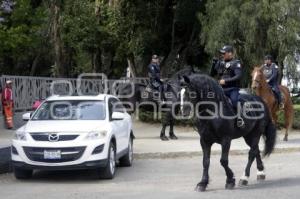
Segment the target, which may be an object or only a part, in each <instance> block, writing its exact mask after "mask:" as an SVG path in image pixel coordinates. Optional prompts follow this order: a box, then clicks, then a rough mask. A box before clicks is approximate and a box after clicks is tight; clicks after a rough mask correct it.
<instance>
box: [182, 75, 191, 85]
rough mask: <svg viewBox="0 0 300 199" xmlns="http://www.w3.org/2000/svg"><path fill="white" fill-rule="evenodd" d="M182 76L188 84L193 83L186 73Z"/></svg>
mask: <svg viewBox="0 0 300 199" xmlns="http://www.w3.org/2000/svg"><path fill="white" fill-rule="evenodd" d="M182 78H183V81H184V82H185V83H186V84H190V83H191V80H190V78H189V77H188V76H186V75H184V76H182Z"/></svg>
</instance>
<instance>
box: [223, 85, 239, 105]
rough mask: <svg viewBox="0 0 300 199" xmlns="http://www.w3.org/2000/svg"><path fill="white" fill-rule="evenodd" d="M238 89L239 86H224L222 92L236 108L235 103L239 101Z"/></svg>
mask: <svg viewBox="0 0 300 199" xmlns="http://www.w3.org/2000/svg"><path fill="white" fill-rule="evenodd" d="M239 90H240V89H239V88H224V93H225V95H226V96H227V97H228V98H229V99H230V100H231V103H232V106H233V108H234V109H237V104H238V102H239V95H240V93H239Z"/></svg>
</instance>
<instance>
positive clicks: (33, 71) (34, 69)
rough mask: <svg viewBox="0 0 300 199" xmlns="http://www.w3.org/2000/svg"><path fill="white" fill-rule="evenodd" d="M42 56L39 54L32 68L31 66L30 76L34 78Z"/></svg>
mask: <svg viewBox="0 0 300 199" xmlns="http://www.w3.org/2000/svg"><path fill="white" fill-rule="evenodd" d="M40 57H41V54H40V53H38V55H37V56H36V57H35V58H34V60H33V62H32V66H31V70H30V76H33V75H34V74H35V72H36V68H37V64H38V63H39V60H40Z"/></svg>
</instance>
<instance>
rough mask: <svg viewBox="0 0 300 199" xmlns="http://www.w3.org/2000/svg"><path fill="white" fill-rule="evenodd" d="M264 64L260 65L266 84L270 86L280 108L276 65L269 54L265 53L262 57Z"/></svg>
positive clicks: (281, 105) (281, 104) (280, 101)
mask: <svg viewBox="0 0 300 199" xmlns="http://www.w3.org/2000/svg"><path fill="white" fill-rule="evenodd" d="M264 62H265V63H264V65H263V66H262V71H263V74H264V76H265V77H266V79H267V82H268V84H269V85H270V86H271V88H272V90H273V91H274V93H275V96H276V98H277V101H278V105H279V107H280V108H283V103H282V97H281V93H280V90H279V84H278V66H277V65H276V64H275V63H273V58H272V56H271V55H266V56H265V58H264Z"/></svg>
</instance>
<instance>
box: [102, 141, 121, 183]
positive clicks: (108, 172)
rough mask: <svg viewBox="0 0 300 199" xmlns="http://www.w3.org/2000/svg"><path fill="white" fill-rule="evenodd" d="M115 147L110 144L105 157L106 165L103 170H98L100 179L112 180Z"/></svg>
mask: <svg viewBox="0 0 300 199" xmlns="http://www.w3.org/2000/svg"><path fill="white" fill-rule="evenodd" d="M116 167H117V165H116V147H115V145H114V143H112V142H111V143H110V145H109V148H108V155H107V164H106V166H105V167H104V169H102V170H100V173H99V176H100V178H101V179H113V178H114V176H115V173H116Z"/></svg>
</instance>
